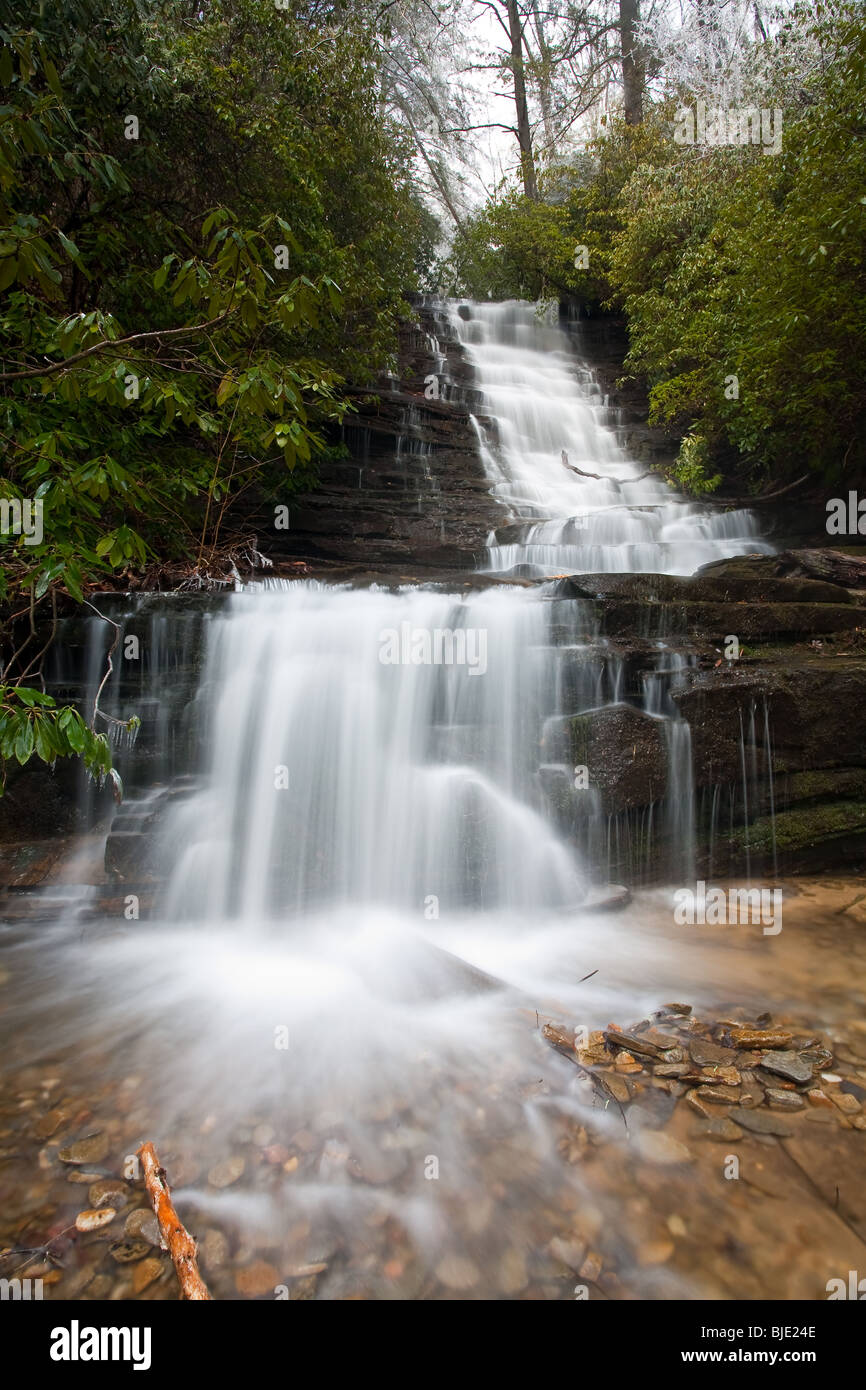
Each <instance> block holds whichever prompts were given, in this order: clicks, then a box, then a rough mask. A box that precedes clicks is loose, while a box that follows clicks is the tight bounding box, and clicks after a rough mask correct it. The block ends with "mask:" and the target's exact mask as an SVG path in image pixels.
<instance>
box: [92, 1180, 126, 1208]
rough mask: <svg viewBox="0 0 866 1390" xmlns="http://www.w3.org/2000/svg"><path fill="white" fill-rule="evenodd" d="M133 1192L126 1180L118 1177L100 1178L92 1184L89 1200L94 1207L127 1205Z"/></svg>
mask: <svg viewBox="0 0 866 1390" xmlns="http://www.w3.org/2000/svg"><path fill="white" fill-rule="evenodd" d="M131 1196H132V1193H131V1192H130V1190H129V1188H128V1187H127V1185H126V1183H125V1182H120V1181H119V1180H118V1179H117V1178H99V1180H98V1181H97V1182H95V1183H93V1184H91V1188H90V1191H89V1192H88V1194H87V1200H88V1201H89V1202H90V1205H91V1206H92V1207H117V1208H118V1210H119V1209H120V1208H121V1207H125V1206H126V1204H127V1202H128V1201H129V1199H130V1197H131Z"/></svg>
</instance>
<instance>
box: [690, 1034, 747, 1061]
mask: <svg viewBox="0 0 866 1390" xmlns="http://www.w3.org/2000/svg"><path fill="white" fill-rule="evenodd" d="M736 1055H737V1054H736V1052H735V1051H734V1050H733V1048H730V1047H719V1045H718V1043H714V1042H710V1041H709V1039H707V1038H690V1039H689V1056H690V1057H691V1059H692V1061H693V1062H694V1063H695V1064H696V1065H697V1066H699V1067H715V1066H722V1067H724V1066H733V1064H734V1062H735V1060H736Z"/></svg>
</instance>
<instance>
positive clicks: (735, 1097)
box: [693, 1086, 740, 1105]
mask: <svg viewBox="0 0 866 1390" xmlns="http://www.w3.org/2000/svg"><path fill="white" fill-rule="evenodd" d="M693 1095H696V1096H697V1097H698V1099H699V1100H706V1101H709V1103H710V1105H739V1103H740V1092H739V1089H738V1088H737V1087H732V1086H699V1087H698V1089H697V1090H696V1091H694V1092H693Z"/></svg>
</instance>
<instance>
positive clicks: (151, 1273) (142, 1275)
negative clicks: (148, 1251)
mask: <svg viewBox="0 0 866 1390" xmlns="http://www.w3.org/2000/svg"><path fill="white" fill-rule="evenodd" d="M162 1270H163V1263H162V1260H159V1259H157V1257H156V1255H149V1256H148V1258H147V1259H146V1260H142V1261H141V1264H137V1265H136V1266H135V1269H134V1270H133V1271H132V1292H133V1293H143V1292H144V1290H145V1289H146V1288H148V1287H149V1286H150V1285H151V1284H152V1283H153V1282H154V1280H155V1279H158V1278H159V1276H160V1274H162Z"/></svg>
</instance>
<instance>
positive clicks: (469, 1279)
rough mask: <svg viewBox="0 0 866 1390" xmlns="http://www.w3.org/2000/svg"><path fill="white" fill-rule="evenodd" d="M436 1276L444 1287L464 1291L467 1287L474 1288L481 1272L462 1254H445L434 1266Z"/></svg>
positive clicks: (459, 1291)
mask: <svg viewBox="0 0 866 1390" xmlns="http://www.w3.org/2000/svg"><path fill="white" fill-rule="evenodd" d="M436 1278H437V1279H438V1280H439V1282H440V1284H444V1285H445V1287H446V1289H454V1290H455V1291H456V1292H458V1293H465V1291H466V1290H467V1289H474V1288H475V1285H476V1284H477V1283H478V1282H479V1280H480V1278H481V1274H480V1272H479V1270H478V1269H477V1267H476V1266H475V1265H474V1264H473V1263H472V1261H471V1260H468V1259H467V1258H466V1257H465V1256H464V1255H446V1256H445V1258H444V1259H443V1260H440V1261H439V1263H438V1265H437V1266H436Z"/></svg>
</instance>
